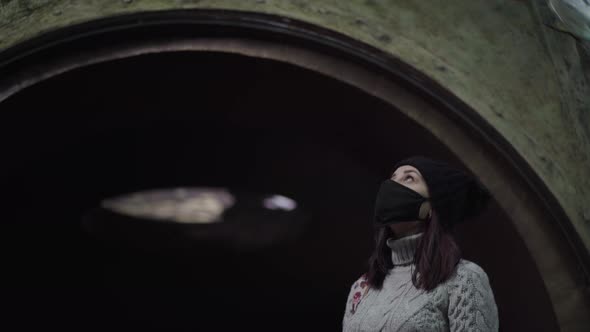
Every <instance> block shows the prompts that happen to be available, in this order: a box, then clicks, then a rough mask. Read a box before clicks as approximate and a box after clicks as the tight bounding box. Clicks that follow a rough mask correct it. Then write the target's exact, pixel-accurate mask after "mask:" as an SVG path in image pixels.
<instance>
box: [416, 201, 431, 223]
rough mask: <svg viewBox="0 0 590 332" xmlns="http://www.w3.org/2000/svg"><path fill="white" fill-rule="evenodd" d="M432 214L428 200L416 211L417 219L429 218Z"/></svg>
mask: <svg viewBox="0 0 590 332" xmlns="http://www.w3.org/2000/svg"><path fill="white" fill-rule="evenodd" d="M431 215H432V207H431V206H430V201H426V202H424V203H422V205H420V211H419V212H418V219H426V218H427V217H428V219H430V217H431Z"/></svg>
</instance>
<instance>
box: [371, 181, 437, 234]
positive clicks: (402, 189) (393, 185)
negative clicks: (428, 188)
mask: <svg viewBox="0 0 590 332" xmlns="http://www.w3.org/2000/svg"><path fill="white" fill-rule="evenodd" d="M426 201H428V198H426V197H424V196H422V195H420V194H419V193H417V192H415V191H414V190H412V189H410V188H408V187H406V186H403V185H401V184H399V183H397V182H395V181H393V180H390V179H387V180H385V181H383V183H381V187H380V188H379V192H378V193H377V199H376V201H375V217H374V221H375V223H376V224H377V225H378V226H383V225H388V224H393V223H397V222H403V221H415V220H423V221H425V220H427V219H426V218H425V217H426V216H424V217H422V218H421V217H420V208H421V206H422V203H424V202H426ZM425 212H427V210H426V211H425ZM423 215H426V213H423Z"/></svg>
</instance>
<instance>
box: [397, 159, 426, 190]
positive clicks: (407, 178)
mask: <svg viewBox="0 0 590 332" xmlns="http://www.w3.org/2000/svg"><path fill="white" fill-rule="evenodd" d="M391 180H393V181H395V182H397V183H399V184H401V185H403V186H406V187H408V188H410V189H412V190H414V191H415V192H417V193H419V194H420V195H422V196H424V197H430V193H429V192H428V186H426V182H424V178H422V174H420V171H418V169H416V168H415V167H414V166H410V165H403V166H400V167H398V168H397V169H396V170H395V171H394V172H393V174H392V175H391Z"/></svg>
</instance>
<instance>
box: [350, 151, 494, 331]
mask: <svg viewBox="0 0 590 332" xmlns="http://www.w3.org/2000/svg"><path fill="white" fill-rule="evenodd" d="M489 197H490V196H489V193H488V192H487V191H486V190H485V188H484V187H483V186H482V185H481V183H480V182H479V181H477V179H475V178H474V177H472V176H470V175H468V174H467V173H465V172H462V171H460V170H458V169H455V168H453V167H450V166H449V165H448V164H446V163H443V162H440V161H435V160H432V159H428V158H425V157H422V156H415V157H411V158H408V159H406V160H402V161H400V162H398V163H397V164H396V165H395V166H394V171H393V172H392V174H391V178H390V179H387V180H385V181H384V182H383V183H382V184H381V187H380V189H379V192H378V194H377V199H376V202H375V217H374V223H375V226H376V247H375V251H374V252H373V254H372V256H371V258H370V259H369V270H368V272H367V273H366V274H364V275H363V276H361V277H360V278H359V279H358V280H357V281H356V282H354V284H353V285H352V287H351V290H350V294H349V296H348V300H347V303H346V312H345V314H344V319H343V331H345V332H348V331H497V330H498V325H499V322H498V310H497V307H496V302H495V300H494V295H493V292H492V289H491V287H490V283H489V280H488V277H487V275H486V273H485V272H484V270H483V269H482V268H481V267H479V266H478V265H477V264H475V263H473V262H470V261H468V260H465V259H461V253H460V250H459V248H458V246H457V244H456V243H455V241H454V240H453V237H452V235H451V231H452V229H453V226H454V225H456V224H457V223H460V222H462V221H464V220H467V219H470V218H473V217H476V216H477V215H478V214H479V213H480V212H481V211H482V210H483V208H484V206H485V204H486V202H487V201H488V199H489Z"/></svg>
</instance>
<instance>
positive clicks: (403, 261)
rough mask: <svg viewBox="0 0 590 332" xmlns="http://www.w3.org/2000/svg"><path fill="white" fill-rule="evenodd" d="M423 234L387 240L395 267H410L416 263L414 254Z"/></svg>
mask: <svg viewBox="0 0 590 332" xmlns="http://www.w3.org/2000/svg"><path fill="white" fill-rule="evenodd" d="M422 234H424V233H418V234H412V235H408V236H405V237H402V238H399V239H395V238H389V239H387V246H388V247H389V248H391V260H392V261H393V265H408V264H410V263H412V262H413V261H414V253H415V252H416V248H417V247H418V243H419V242H420V239H421V238H422Z"/></svg>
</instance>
